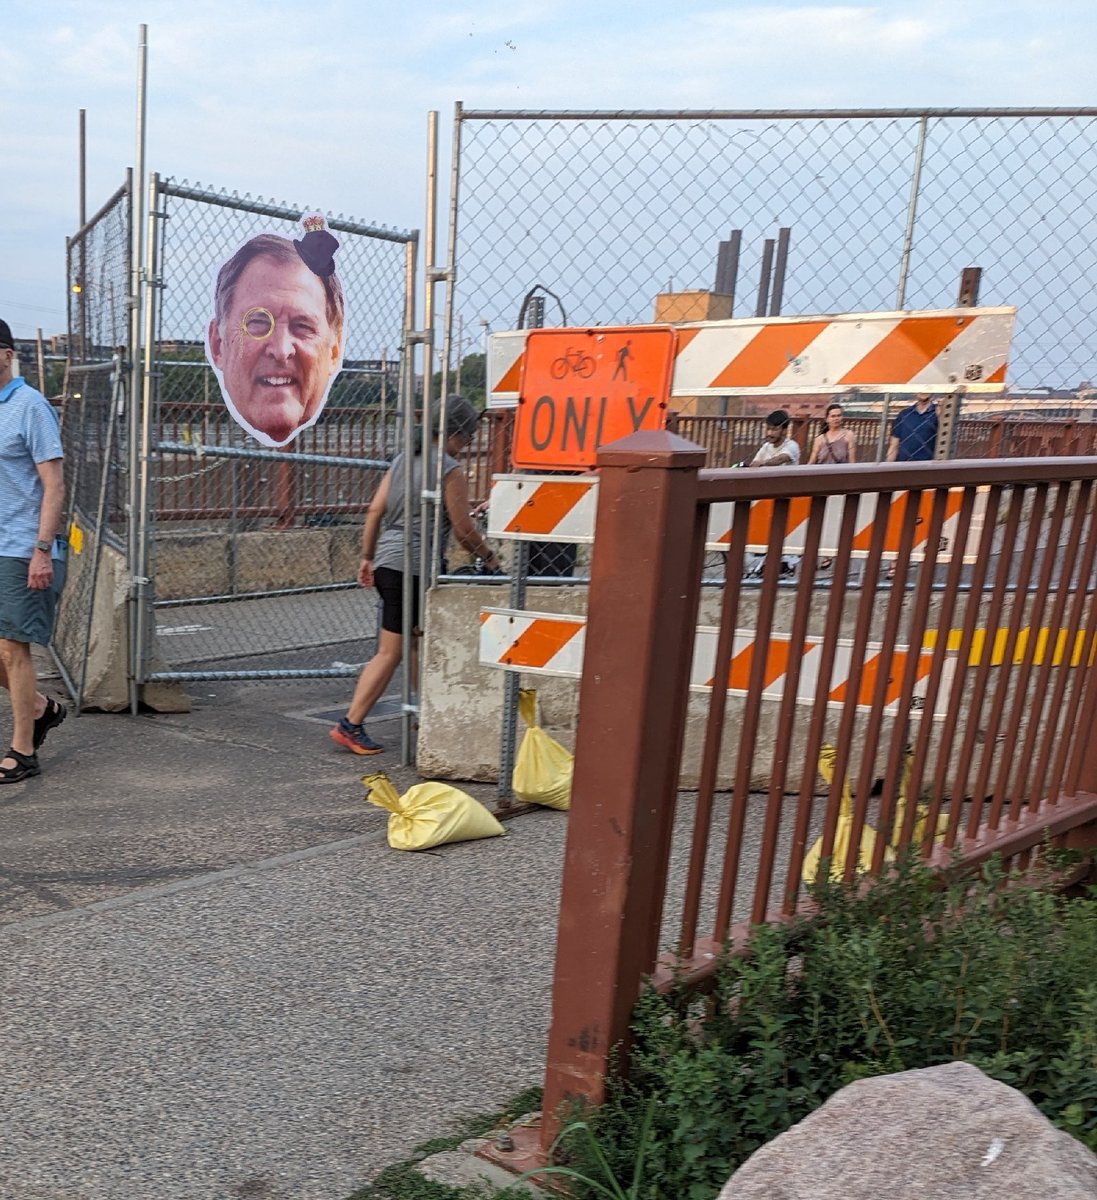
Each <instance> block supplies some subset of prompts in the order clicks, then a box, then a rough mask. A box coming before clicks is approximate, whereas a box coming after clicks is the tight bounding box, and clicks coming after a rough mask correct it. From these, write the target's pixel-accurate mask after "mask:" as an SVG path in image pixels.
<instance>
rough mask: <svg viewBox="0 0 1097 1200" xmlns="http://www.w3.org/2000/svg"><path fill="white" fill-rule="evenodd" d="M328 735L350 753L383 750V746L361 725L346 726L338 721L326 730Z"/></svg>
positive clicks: (378, 752)
mask: <svg viewBox="0 0 1097 1200" xmlns="http://www.w3.org/2000/svg"><path fill="white" fill-rule="evenodd" d="M328 737H330V738H331V740H332V741H333V742H338V743H339V745H340V746H344V747H345V748H346V749H347V750H349V751H350V752H351V754H380V753H381V751H382V750H384V746H380V745H378V744H377V742H375V741H374V740H373V738H371V737H370V735H369V734H368V733H366V731H365V730H364V729H363V728H362V726H361V725H359V726H357V727H355V726H353V725H350V726H347V725H344V724H343V722H342V721H340V722H339V724H338V725H335V726H333V727H332V728H331V729H330V730H329V731H328Z"/></svg>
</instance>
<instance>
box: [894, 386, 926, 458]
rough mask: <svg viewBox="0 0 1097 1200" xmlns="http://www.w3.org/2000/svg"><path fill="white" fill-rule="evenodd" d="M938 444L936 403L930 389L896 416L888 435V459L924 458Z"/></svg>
mask: <svg viewBox="0 0 1097 1200" xmlns="http://www.w3.org/2000/svg"><path fill="white" fill-rule="evenodd" d="M936 448H937V405H936V404H934V403H933V397H932V396H931V395H929V393H928V392H923V393H922V394H921V395H920V396H918V397H917V398H916V399H915V401H914V403H913V404H912V405H911V406H910V407H909V408H904V409H903V411H902V412H901V413H900V414H899V415H898V416H897V417H896V418H895V420H894V422H893V423H892V426H891V437H890V438H889V439H888V450H887V461H888V462H924V461H926V460H928V459H932V458H933V452H934V450H936Z"/></svg>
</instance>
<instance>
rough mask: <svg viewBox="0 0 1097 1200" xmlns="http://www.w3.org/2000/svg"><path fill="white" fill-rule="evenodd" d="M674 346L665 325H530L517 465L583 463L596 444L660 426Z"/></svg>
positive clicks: (576, 466)
mask: <svg viewBox="0 0 1097 1200" xmlns="http://www.w3.org/2000/svg"><path fill="white" fill-rule="evenodd" d="M676 347H677V334H676V332H675V330H674V329H673V328H672V327H671V326H669V325H657V326H635V325H633V326H625V327H620V328H597V329H534V330H532V331H531V332H530V334H529V336H528V338H527V341H526V347H525V353H524V354H523V356H522V375H521V383H520V385H519V394H518V412H517V414H516V417H515V423H514V446H513V450H512V461H513V463H514V465H515V466H516V467H522V468H524V469H530V470H546V469H550V470H551V469H557V470H559V469H565V470H572V471H585V470H589V469H590V468H591V467H593V466H594V462H595V457H596V455H597V452H598V447H599V446H604V445H606V444H607V443H609V442H615V441H617V439H618V438H622V437H626V436H627V435H628V434H630V433H635V432H636V431H637V430H638V429H662V428H663V426H664V425H665V424H666V415H667V402H668V399H669V396H670V379H671V372H672V371H673V368H674V355H675V349H676Z"/></svg>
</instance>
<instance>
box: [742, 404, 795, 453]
mask: <svg viewBox="0 0 1097 1200" xmlns="http://www.w3.org/2000/svg"><path fill="white" fill-rule="evenodd" d="M791 422H792V418H791V417H790V416H789V415H788V413H787V412H785V410H784V409H783V408H777V409H774V411H773V412H771V413H770V414H769V416H768V417H766V440H765V441H764V442H763V443H762V445H761V446H760V447H759V448H758V453H757V454H756V455H755V456H754V457H753V458H752V459H751V460H750V462H749V463H747V466H748V467H794V466H796V465H797V463H799V461H800V446H799V443H798V442H796V441H795V440H794V439H793V438H792V437H790V436H789V426H790V424H791Z"/></svg>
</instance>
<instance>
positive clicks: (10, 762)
mask: <svg viewBox="0 0 1097 1200" xmlns="http://www.w3.org/2000/svg"><path fill="white" fill-rule="evenodd" d="M0 665H2V667H3V671H4V681H5V682H4V686H5V687H6V688H7V689H8V694H9V695H10V696H11V715H12V722H13V725H14V728H13V731H12V735H11V746H12V749H13V750H18V751H19V753H20V754H33V753H34V716H35V711H34V710H35V698H36V696H37V695H38V679H37V677H36V676H35V673H34V662H33V660H32V659H31V656H30V646H29V645H28V644H27V643H26V642H13V641H11V640H10V639H8V638H0ZM15 765H16V762H15V759H14V758H4V760H3V761H2V762H0V767H14V766H15Z"/></svg>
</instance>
